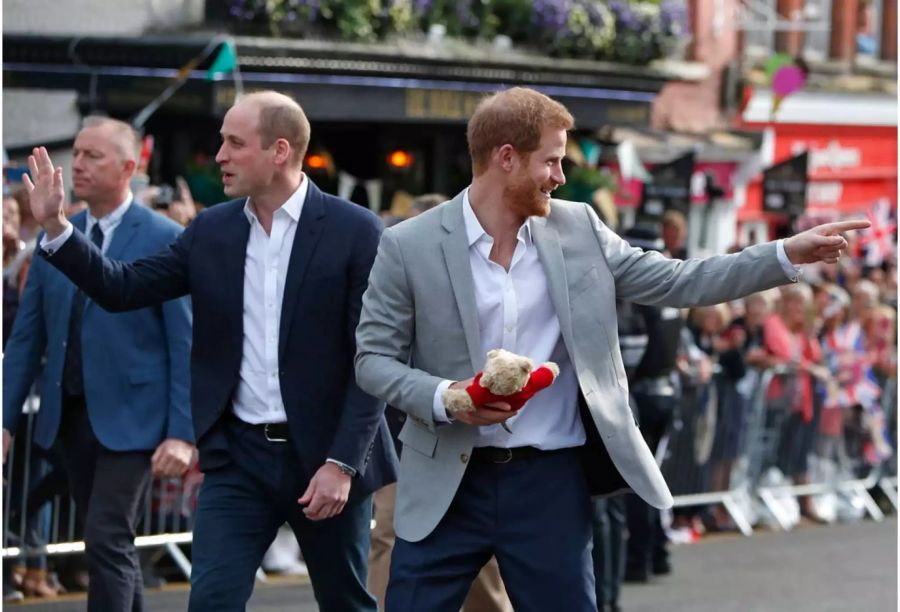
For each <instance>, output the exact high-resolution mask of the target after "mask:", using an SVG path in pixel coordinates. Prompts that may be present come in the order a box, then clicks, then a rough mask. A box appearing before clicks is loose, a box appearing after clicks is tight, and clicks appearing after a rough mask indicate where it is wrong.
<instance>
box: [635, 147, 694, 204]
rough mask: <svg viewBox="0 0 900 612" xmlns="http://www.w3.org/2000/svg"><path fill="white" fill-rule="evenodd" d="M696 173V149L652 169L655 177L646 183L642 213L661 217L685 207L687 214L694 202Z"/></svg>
mask: <svg viewBox="0 0 900 612" xmlns="http://www.w3.org/2000/svg"><path fill="white" fill-rule="evenodd" d="M693 174H694V152H693V151H691V152H690V153H686V154H684V155H682V156H681V157H679V158H677V159H675V160H674V161H670V162H668V163H665V164H659V165H658V166H656V167H654V168H651V169H650V176H652V177H653V181H652V182H650V183H645V184H644V191H643V195H642V196H641V207H640V209H639V211H638V216H639V217H641V218H644V219H659V218H660V217H662V216H663V213H664V212H666V211H667V210H671V209H675V210H678V211H681V213H682V214H684V215H685V216H686V215H687V214H688V211H689V209H690V206H691V176H692V175H693Z"/></svg>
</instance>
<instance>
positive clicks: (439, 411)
mask: <svg viewBox="0 0 900 612" xmlns="http://www.w3.org/2000/svg"><path fill="white" fill-rule="evenodd" d="M452 384H453V381H452V380H445V381H443V382H442V383H441V384H439V385H438V386H437V389H435V391H434V400H433V401H432V404H431V415H432V417H434V422H435V423H452V422H453V419H451V418H450V417H448V416H447V408H446V407H445V406H444V398H443V397H441V396H442V395H444V391H446V390H447V389H449V388H450V385H452Z"/></svg>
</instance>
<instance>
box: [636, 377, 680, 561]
mask: <svg viewBox="0 0 900 612" xmlns="http://www.w3.org/2000/svg"><path fill="white" fill-rule="evenodd" d="M633 397H634V401H635V404H636V405H637V412H638V421H639V423H640V426H641V433H642V434H643V436H644V440H646V442H647V445H648V446H649V447H650V450H651V451H653V452H654V453H655V452H656V449H657V447H659V443H660V441H661V440H662V437H663V436H664V435H665V433H666V430H667V429H668V428H669V425H671V423H672V417H673V416H674V414H675V407H676V406H677V404H678V398H677V396H660V395H646V394H642V393H634V394H633ZM626 507H627V515H628V554H627V567H628V573H629V574H632V575H634V574H637V575H640V574H644V573H646V572H648V571H649V569H650V564H651V563H655V564H664V563H666V562H667V561H668V558H669V552H668V550H666V541H667V540H666V534H665V532H664V531H663V528H662V523H661V521H660V514H659V510H657V509H656V508H654V507H652V506H651V505H650V504H648V503H647V502H645V501H644V500H642V499H641V498H640V497H638V496H637V495H635V494H633V493H631V494H629V495H627V496H626Z"/></svg>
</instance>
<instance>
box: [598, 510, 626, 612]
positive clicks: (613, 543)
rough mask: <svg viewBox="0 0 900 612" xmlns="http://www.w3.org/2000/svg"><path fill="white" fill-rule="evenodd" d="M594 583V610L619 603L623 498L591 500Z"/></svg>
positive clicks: (623, 543)
mask: <svg viewBox="0 0 900 612" xmlns="http://www.w3.org/2000/svg"><path fill="white" fill-rule="evenodd" d="M593 529H594V553H593V556H594V582H595V584H596V591H597V607H598V608H600V609H601V610H602V609H603V606H604V605H605V604H609V605H613V604H618V603H619V590H620V588H619V587H620V586H621V585H622V579H623V578H624V574H625V530H626V517H625V496H624V495H614V496H612V497H607V498H603V499H595V500H594V520H593Z"/></svg>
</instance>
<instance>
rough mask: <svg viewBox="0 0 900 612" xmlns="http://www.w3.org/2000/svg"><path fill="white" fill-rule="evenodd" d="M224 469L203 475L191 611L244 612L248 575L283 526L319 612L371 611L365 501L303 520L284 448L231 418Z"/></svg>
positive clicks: (297, 476) (302, 481)
mask: <svg viewBox="0 0 900 612" xmlns="http://www.w3.org/2000/svg"><path fill="white" fill-rule="evenodd" d="M227 434H228V446H229V454H230V457H231V459H232V461H231V462H230V463H228V464H227V465H226V466H224V467H222V468H219V469H216V470H211V471H209V472H207V473H206V475H205V477H204V480H203V484H202V486H201V488H200V495H199V499H198V502H197V518H196V525H195V527H194V543H193V547H192V554H193V570H192V572H191V597H190V604H189V610H191V611H192V612H224V611H229V610H244V609H245V607H246V604H247V600H248V599H250V595H251V593H252V592H253V582H254V577H255V574H256V569H257V568H258V567H259V565H260V563H261V562H262V558H263V555H264V554H265V552H266V550H267V549H268V548H269V545H270V544H271V543H272V540H273V539H274V538H275V534H276V532H277V530H278V528H279V527H280V526H281V525H283V524H284V523H285V522H287V523H288V524H289V525H290V526H291V528H292V529H293V531H294V534H295V535H296V537H297V542H298V543H299V544H300V550H301V552H302V553H303V560H304V561H305V562H306V565H307V568H308V569H309V577H310V581H311V582H312V586H313V591H314V592H315V596H316V601H317V602H318V604H319V609H320V610H322V612H330V611H335V612H336V611H341V612H363V611H365V612H376V609H377V607H376V603H375V599H374V598H373V597H372V596H371V595H370V594H369V593H368V592H367V591H366V572H367V563H368V556H369V525H370V522H371V519H372V496H371V495H369V496H367V497H365V498H363V499H362V500H355V501H354V503H353V504H350V503H348V504H347V506H345V507H344V510H343V512H341V514H339V515H338V516H336V517H333V518H330V519H325V520H324V521H310V520H309V519H307V518H306V516H305V515H304V514H303V512H302V507H301V506H299V505H298V504H297V500H298V499H299V498H300V496H301V495H302V494H303V492H304V491H305V490H306V486H307V484H308V483H309V478H310V476H311V475H309V474H306V473H305V471H304V469H303V467H302V466H301V464H300V461H299V459H298V458H297V456H296V454H295V452H294V450H293V449H292V448H291V444H289V443H279V442H269V441H268V440H266V438H265V436H263V434H262V432H261V431H260V430H259V429H257V428H252V427H250V426H248V425H246V424H244V423H242V422H240V421H238V420H237V419H234V418H232V419H229V423H228V425H227Z"/></svg>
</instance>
